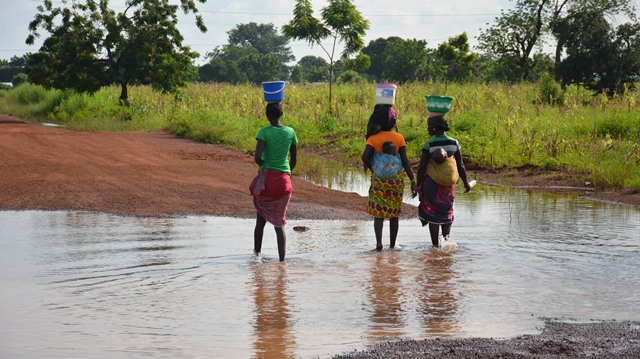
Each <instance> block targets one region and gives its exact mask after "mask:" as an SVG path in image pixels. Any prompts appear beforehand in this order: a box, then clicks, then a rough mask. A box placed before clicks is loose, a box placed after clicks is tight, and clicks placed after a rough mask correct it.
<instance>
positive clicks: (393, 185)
mask: <svg viewBox="0 0 640 359" xmlns="http://www.w3.org/2000/svg"><path fill="white" fill-rule="evenodd" d="M396 121H397V119H396V111H395V110H394V108H393V107H392V106H391V105H376V106H375V107H374V110H373V113H372V114H371V117H369V123H368V124H367V134H366V138H367V145H366V147H365V149H364V152H363V154H362V163H363V164H364V169H365V171H366V170H368V169H369V170H370V169H372V166H373V164H372V159H373V157H374V153H375V152H382V151H383V149H382V147H383V145H384V143H386V142H392V143H393V144H394V145H395V146H396V148H397V150H398V154H400V158H401V159H402V167H403V168H404V171H405V172H406V173H407V176H408V177H409V179H410V180H411V195H412V196H413V197H415V196H416V193H417V192H416V183H415V180H414V178H413V171H412V170H411V164H410V163H409V159H408V158H407V145H406V142H405V140H404V137H403V136H402V135H401V134H400V133H398V132H395V131H393V128H394V127H396ZM403 192H404V176H403V173H402V171H400V172H398V173H397V174H396V175H395V176H393V177H391V178H383V177H380V176H378V175H376V173H375V172H373V171H372V173H371V186H370V187H369V201H368V203H367V213H369V214H370V215H371V216H373V229H374V232H375V234H376V251H381V250H382V228H383V225H384V219H385V218H388V219H389V226H390V227H389V228H390V232H389V233H390V234H389V237H390V243H389V248H394V247H395V245H396V239H397V236H398V223H399V221H398V217H399V216H400V210H401V208H402V196H403Z"/></svg>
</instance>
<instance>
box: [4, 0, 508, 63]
mask: <svg viewBox="0 0 640 359" xmlns="http://www.w3.org/2000/svg"><path fill="white" fill-rule="evenodd" d="M171 1H172V2H173V3H177V0H171ZM53 2H54V5H58V6H59V5H61V4H62V2H61V1H60V0H54V1H53ZM41 3H42V0H0V10H1V14H2V15H1V16H0V19H1V21H0V59H5V60H9V59H10V58H11V57H13V56H22V55H23V54H25V53H27V52H36V51H38V48H39V47H40V45H41V43H42V40H43V39H44V38H46V35H47V33H41V37H40V39H38V40H37V41H36V44H35V45H32V46H30V45H27V44H25V39H26V38H27V36H28V35H29V31H28V26H29V22H31V20H33V18H34V16H35V15H36V14H37V7H38V6H39V5H40V4H41ZM109 3H110V5H111V7H112V9H113V10H115V11H117V12H120V11H123V10H124V6H123V5H124V3H125V1H124V0H111V1H110V2H109ZM311 3H312V6H313V8H314V16H315V17H316V18H320V11H321V9H322V8H323V7H325V6H326V5H327V2H326V1H325V0H312V1H311ZM352 3H353V4H354V5H355V6H356V8H357V9H358V10H359V11H360V12H361V13H362V15H363V16H364V17H365V18H366V19H367V20H369V22H370V28H369V30H368V31H367V34H366V36H365V46H366V44H368V43H369V42H370V41H373V40H375V39H378V38H387V37H390V36H398V37H401V38H403V39H418V40H426V41H427V46H428V47H431V48H435V47H437V46H438V45H439V44H441V43H443V42H445V41H447V39H449V38H450V37H453V36H457V35H460V34H461V33H463V32H466V33H467V35H468V37H469V43H470V45H471V47H472V50H473V49H474V46H476V45H477V39H476V37H477V36H478V35H479V34H480V31H481V29H486V28H487V27H488V25H487V23H493V22H494V21H495V18H496V17H498V16H499V15H500V11H501V9H507V8H509V7H510V6H512V4H513V3H512V2H511V1H509V0H439V1H434V0H398V1H397V2H395V1H390V0H352ZM294 6H295V1H294V0H267V1H265V0H235V1H232V0H208V1H207V3H205V4H198V9H199V11H200V13H201V15H202V16H203V19H204V23H205V25H206V26H207V28H208V31H207V32H206V33H201V32H200V31H199V30H198V28H197V27H196V26H195V18H194V16H193V15H192V14H189V15H187V16H184V15H182V13H181V16H180V18H179V23H178V28H179V29H180V32H181V33H182V34H183V36H184V38H185V44H186V45H188V46H190V47H191V49H192V50H195V51H197V52H199V53H200V55H201V58H200V59H198V60H197V61H196V62H197V63H198V64H202V63H204V62H205V61H204V55H205V54H206V53H207V52H210V51H212V50H213V49H215V48H216V47H219V46H223V45H225V44H227V43H228V34H227V32H228V31H229V30H231V29H233V28H234V27H236V26H237V25H238V24H246V23H250V22H255V23H258V24H269V23H271V24H273V25H274V26H275V27H276V29H277V30H278V31H279V32H280V31H281V28H282V25H284V24H285V23H287V22H289V21H290V20H291V19H292V18H293V15H292V14H293V8H294ZM324 44H325V45H327V46H328V47H330V46H331V44H330V43H324ZM289 45H290V47H291V50H292V51H293V54H294V55H295V56H296V62H297V61H298V60H300V59H301V58H302V57H303V56H307V55H313V56H320V57H323V58H324V59H325V60H327V55H326V54H325V53H324V52H323V51H322V49H321V48H320V47H319V46H317V45H315V46H313V47H311V46H310V45H309V44H307V43H306V42H304V41H291V42H290V43H289ZM340 51H341V47H339V48H338V50H337V53H336V55H335V57H334V58H338V57H339V55H340V54H339V52H340Z"/></svg>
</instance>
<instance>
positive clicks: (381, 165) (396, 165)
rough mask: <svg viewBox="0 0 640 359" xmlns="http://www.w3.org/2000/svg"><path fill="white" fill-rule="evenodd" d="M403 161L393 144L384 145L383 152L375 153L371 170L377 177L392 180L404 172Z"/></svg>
mask: <svg viewBox="0 0 640 359" xmlns="http://www.w3.org/2000/svg"><path fill="white" fill-rule="evenodd" d="M402 169H403V167H402V159H401V158H400V154H399V153H398V149H397V148H396V145H395V144H394V143H393V142H390V141H389V142H385V143H383V144H382V152H378V151H375V152H374V153H373V158H372V159H371V170H372V171H373V173H375V174H376V176H378V177H380V178H384V179H390V178H393V177H395V176H396V175H398V173H400V172H401V171H402Z"/></svg>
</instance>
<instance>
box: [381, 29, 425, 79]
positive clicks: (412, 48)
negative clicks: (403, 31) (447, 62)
mask: <svg viewBox="0 0 640 359" xmlns="http://www.w3.org/2000/svg"><path fill="white" fill-rule="evenodd" d="M428 57H429V54H428V51H427V42H426V41H425V40H416V39H413V40H402V39H400V40H397V41H393V42H389V43H387V46H386V48H385V50H384V52H383V59H382V68H383V69H384V70H382V79H383V80H384V81H393V82H400V83H402V82H407V81H415V80H418V79H423V78H424V76H425V74H426V66H427V58H428Z"/></svg>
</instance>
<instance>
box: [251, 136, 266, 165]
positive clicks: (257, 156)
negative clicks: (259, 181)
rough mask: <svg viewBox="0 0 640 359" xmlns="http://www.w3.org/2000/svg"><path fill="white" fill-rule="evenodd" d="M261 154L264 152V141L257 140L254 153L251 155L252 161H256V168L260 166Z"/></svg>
mask: <svg viewBox="0 0 640 359" xmlns="http://www.w3.org/2000/svg"><path fill="white" fill-rule="evenodd" d="M262 152H264V141H263V140H257V141H256V151H255V152H254V154H253V159H254V160H255V161H256V163H257V164H258V166H262V162H263V161H262Z"/></svg>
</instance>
